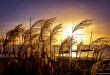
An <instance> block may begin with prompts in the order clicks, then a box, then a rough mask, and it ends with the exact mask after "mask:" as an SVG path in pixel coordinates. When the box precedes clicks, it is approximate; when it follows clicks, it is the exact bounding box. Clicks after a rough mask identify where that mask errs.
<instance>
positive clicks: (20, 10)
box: [0, 0, 110, 37]
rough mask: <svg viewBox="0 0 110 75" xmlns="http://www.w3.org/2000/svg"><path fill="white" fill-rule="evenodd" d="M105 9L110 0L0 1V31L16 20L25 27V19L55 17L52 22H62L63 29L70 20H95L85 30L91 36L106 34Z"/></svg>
mask: <svg viewBox="0 0 110 75" xmlns="http://www.w3.org/2000/svg"><path fill="white" fill-rule="evenodd" d="M109 8H110V0H0V32H1V33H2V32H3V33H4V32H5V31H6V30H9V29H11V28H12V27H14V26H16V25H18V24H20V23H23V24H24V25H25V26H29V18H30V16H34V17H35V19H34V21H37V20H39V19H43V18H51V17H57V21H56V22H57V23H63V26H64V30H65V29H66V28H67V27H68V25H70V24H72V23H73V21H74V22H75V23H79V22H80V21H82V20H84V19H95V21H94V22H93V25H94V27H90V28H89V29H86V33H87V34H90V32H91V31H93V32H94V36H99V35H100V36H106V35H107V36H109V34H110V29H109V27H110V9H109ZM34 21H33V22H34ZM1 33H0V34H1ZM100 36H99V37H100Z"/></svg>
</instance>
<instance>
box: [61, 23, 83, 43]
mask: <svg viewBox="0 0 110 75" xmlns="http://www.w3.org/2000/svg"><path fill="white" fill-rule="evenodd" d="M75 25H76V24H74V26H75ZM72 27H73V26H72V24H68V27H66V29H64V30H63V33H62V39H63V40H64V39H65V38H66V37H67V36H73V38H74V40H76V41H77V43H80V42H81V41H83V36H84V31H83V30H82V29H79V30H77V31H75V32H74V33H72V29H73V28H74V27H73V28H72Z"/></svg>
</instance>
